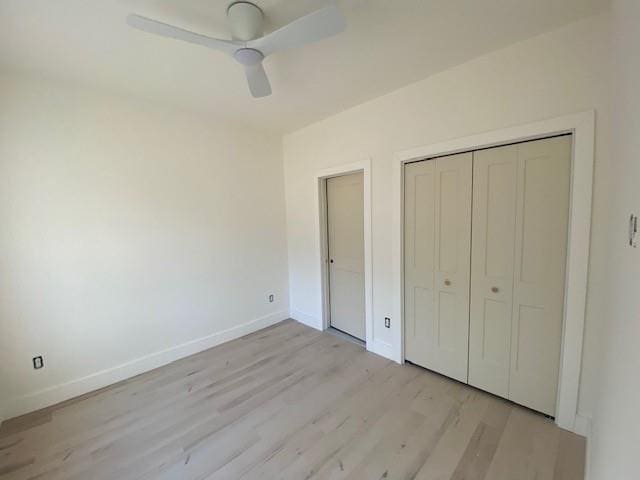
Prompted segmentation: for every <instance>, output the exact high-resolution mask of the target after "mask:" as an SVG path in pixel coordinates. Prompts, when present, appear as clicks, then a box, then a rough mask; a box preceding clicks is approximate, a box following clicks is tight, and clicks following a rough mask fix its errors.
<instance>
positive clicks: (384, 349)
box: [367, 339, 395, 361]
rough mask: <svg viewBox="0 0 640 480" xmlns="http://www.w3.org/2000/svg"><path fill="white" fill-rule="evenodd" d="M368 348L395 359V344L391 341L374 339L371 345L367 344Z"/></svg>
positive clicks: (382, 355) (377, 353)
mask: <svg viewBox="0 0 640 480" xmlns="http://www.w3.org/2000/svg"><path fill="white" fill-rule="evenodd" d="M367 350H369V351H370V352H372V353H375V354H376V355H380V356H381V357H384V358H388V359H389V360H393V361H395V358H394V355H393V346H392V345H391V344H390V343H387V342H383V341H382V340H377V339H374V340H373V343H372V345H371V346H369V344H367Z"/></svg>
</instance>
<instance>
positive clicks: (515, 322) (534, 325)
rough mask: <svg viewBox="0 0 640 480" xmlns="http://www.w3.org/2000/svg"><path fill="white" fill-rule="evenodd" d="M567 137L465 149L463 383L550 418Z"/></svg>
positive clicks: (556, 355)
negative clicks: (467, 230) (467, 275)
mask: <svg viewBox="0 0 640 480" xmlns="http://www.w3.org/2000/svg"><path fill="white" fill-rule="evenodd" d="M570 161H571V137H568V136H567V137H558V138H552V139H545V140H538V141H534V142H527V143H521V144H517V145H510V146H506V147H499V148H493V149H487V150H482V151H478V152H475V153H474V187H473V188H474V196H473V202H474V203H473V241H472V267H471V312H470V339H469V344H470V348H469V383H470V384H472V385H475V386H477V387H479V388H482V389H483V390H487V391H489V392H492V393H495V394H496V395H500V396H503V397H506V398H509V399H511V400H513V401H515V402H517V403H520V404H522V405H525V406H527V407H530V408H533V409H535V410H538V411H541V412H543V413H546V414H548V415H554V414H555V404H556V394H557V382H558V370H559V362H560V344H561V336H562V318H563V305H564V282H565V263H566V242H567V222H568V210H569V172H570Z"/></svg>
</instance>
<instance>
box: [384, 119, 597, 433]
mask: <svg viewBox="0 0 640 480" xmlns="http://www.w3.org/2000/svg"><path fill="white" fill-rule="evenodd" d="M567 133H570V134H572V135H573V137H572V139H573V148H572V158H571V184H570V202H569V225H568V235H567V265H566V274H565V275H566V279H565V296H564V313H563V325H562V346H561V356H560V372H559V380H558V395H557V400H556V418H555V422H556V424H557V425H558V426H560V427H561V428H564V429H566V430H570V431H572V432H575V433H578V434H581V435H584V434H586V431H585V430H586V425H585V424H586V423H587V422H586V421H585V420H584V419H583V418H582V417H580V416H579V415H578V412H577V410H578V408H577V407H578V395H579V389H580V374H581V371H582V367H581V364H582V348H583V338H584V321H585V313H586V297H587V279H588V273H589V245H590V239H591V202H592V193H593V168H594V144H595V112H594V111H593V110H591V111H587V112H581V113H576V114H571V115H566V116H562V117H557V118H552V119H548V120H542V121H538V122H534V123H529V124H525V125H520V126H515V127H508V128H503V129H499V130H493V131H489V132H485V133H480V134H476V135H471V136H468V137H463V138H458V139H453V140H448V141H445V142H440V143H435V144H431V145H425V146H419V147H416V148H411V149H409V150H403V151H400V152H397V153H396V154H395V161H394V164H393V177H392V182H393V202H394V205H393V244H392V254H393V265H394V268H393V283H392V284H393V288H394V295H393V297H394V300H395V301H394V307H393V312H394V316H395V317H396V318H399V319H401V321H399V322H395V328H394V329H393V332H392V333H393V338H394V342H393V359H394V360H395V361H397V362H399V363H404V312H403V309H404V267H403V260H404V254H403V243H404V238H403V236H404V221H403V218H404V164H405V163H408V162H411V161H416V160H423V159H428V158H433V157H438V156H442V155H450V154H454V153H462V152H468V151H472V150H477V149H481V148H490V147H498V146H502V145H506V144H509V143H515V142H523V141H529V140H538V139H542V138H546V137H551V136H554V135H561V134H567Z"/></svg>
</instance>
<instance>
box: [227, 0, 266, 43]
mask: <svg viewBox="0 0 640 480" xmlns="http://www.w3.org/2000/svg"><path fill="white" fill-rule="evenodd" d="M227 17H228V18H229V28H230V30H231V36H232V37H233V39H234V40H241V41H244V42H246V41H248V40H253V39H256V38H260V37H261V36H262V35H263V33H264V31H263V20H264V14H263V13H262V10H261V9H260V7H258V6H257V5H254V4H253V3H251V2H244V1H240V2H234V3H232V4H231V5H229V7H228V8H227Z"/></svg>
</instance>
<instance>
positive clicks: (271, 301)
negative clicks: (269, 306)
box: [269, 293, 275, 303]
mask: <svg viewBox="0 0 640 480" xmlns="http://www.w3.org/2000/svg"><path fill="white" fill-rule="evenodd" d="M274 300H275V297H274V296H273V293H272V294H271V295H269V303H273V301H274Z"/></svg>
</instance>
